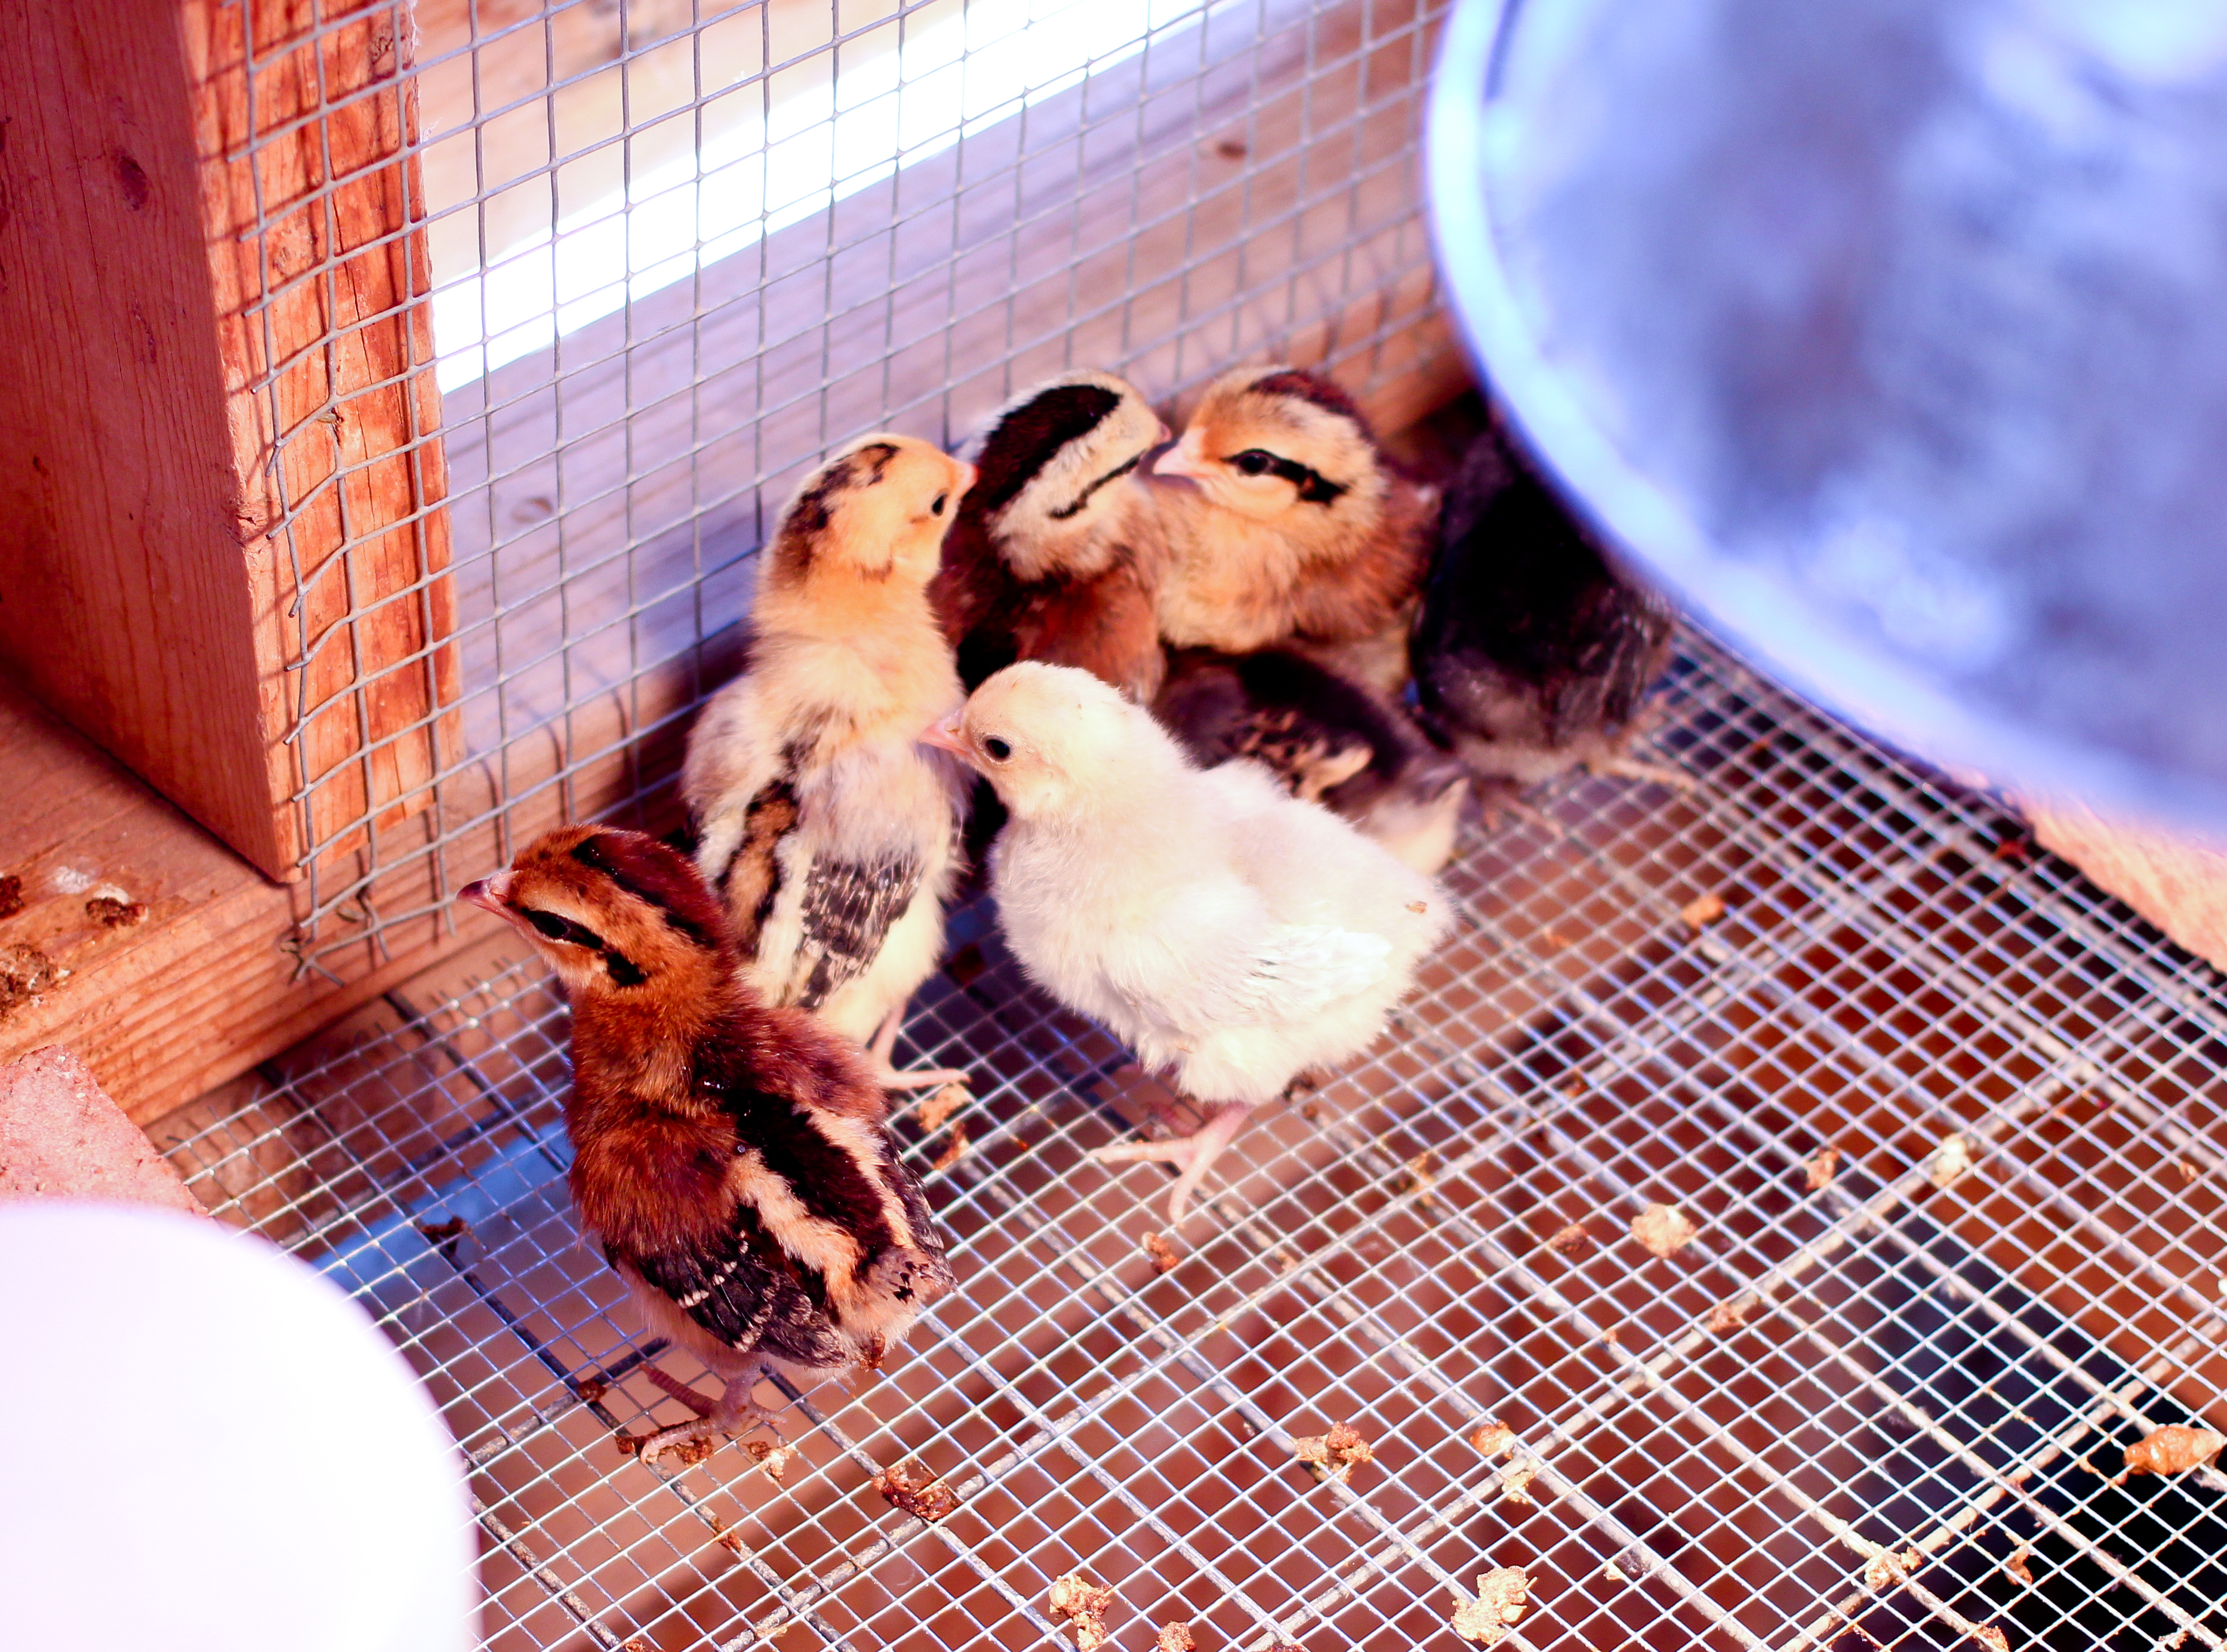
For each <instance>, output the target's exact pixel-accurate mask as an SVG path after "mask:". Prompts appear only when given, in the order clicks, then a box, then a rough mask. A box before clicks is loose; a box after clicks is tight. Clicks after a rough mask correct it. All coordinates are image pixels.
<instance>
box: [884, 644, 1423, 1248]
mask: <svg viewBox="0 0 2227 1652" xmlns="http://www.w3.org/2000/svg"><path fill="white" fill-rule="evenodd" d="M926 738H927V739H928V741H929V742H930V743H932V744H935V745H938V746H941V747H942V748H943V749H946V750H948V751H951V752H953V753H955V754H956V755H957V756H960V757H963V758H964V759H965V760H966V761H967V762H969V763H971V764H972V765H973V767H974V768H975V769H977V770H979V772H980V773H981V774H983V775H986V776H987V777H988V779H989V781H990V783H991V784H992V786H993V787H995V788H997V792H998V795H999V799H1000V800H1002V801H1003V802H1004V803H1005V807H1006V809H1007V810H1008V811H1009V813H1010V814H1011V823H1010V824H1009V825H1008V826H1006V828H1005V832H1004V834H1003V835H1002V836H1001V837H1000V838H999V840H998V845H997V847H996V849H995V850H994V851H992V854H991V858H990V877H991V887H992V890H994V891H995V893H996V895H997V897H998V915H999V922H1000V923H1001V924H1002V925H1003V927H1004V929H1005V937H1006V940H1007V941H1008V942H1009V943H1010V944H1011V947H1012V949H1013V952H1014V954H1015V955H1016V956H1017V957H1018V958H1019V960H1021V964H1022V966H1023V967H1024V968H1025V969H1026V970H1027V972H1028V973H1029V975H1030V977H1031V979H1033V980H1035V981H1036V982H1037V984H1038V985H1041V986H1043V988H1044V989H1045V990H1046V991H1047V992H1050V993H1051V994H1052V995H1053V996H1054V997H1055V998H1059V999H1060V1000H1061V1001H1062V1002H1063V1003H1065V1004H1067V1005H1069V1006H1070V1007H1072V1008H1073V1009H1075V1010H1077V1011H1081V1012H1082V1013H1083V1014H1085V1015H1088V1016H1091V1017H1095V1018H1096V1019H1097V1020H1098V1021H1099V1022H1100V1023H1101V1024H1103V1025H1105V1026H1106V1027H1107V1028H1108V1029H1110V1030H1112V1031H1113V1032H1114V1033H1115V1034H1116V1035H1117V1036H1120V1038H1122V1039H1123V1040H1124V1041H1125V1042H1126V1043H1128V1044H1129V1045H1130V1046H1131V1047H1132V1048H1133V1049H1135V1051H1136V1052H1137V1056H1138V1058H1139V1061H1141V1062H1143V1063H1144V1064H1145V1066H1146V1067H1148V1068H1155V1069H1161V1070H1166V1071H1169V1072H1171V1074H1172V1076H1173V1078H1174V1080H1175V1082H1176V1084H1177V1087H1178V1088H1180V1089H1182V1090H1183V1091H1184V1093H1185V1094H1189V1095H1190V1096H1192V1097H1195V1098H1196V1099H1197V1100H1201V1101H1203V1102H1221V1103H1223V1104H1225V1105H1223V1106H1222V1107H1221V1108H1220V1109H1219V1110H1218V1111H1216V1113H1214V1115H1213V1116H1212V1118H1210V1119H1209V1120H1208V1121H1207V1123H1206V1125H1205V1126H1203V1128H1201V1129H1200V1130H1199V1131H1198V1132H1197V1133H1196V1134H1195V1135H1192V1136H1190V1137H1187V1138H1185V1139H1182V1140H1180V1141H1165V1142H1138V1143H1133V1144H1130V1145H1123V1146H1119V1147H1109V1148H1103V1149H1101V1150H1100V1151H1099V1153H1098V1155H1097V1156H1098V1157H1099V1158H1101V1159H1105V1160H1108V1161H1111V1162H1115V1163H1121V1162H1128V1161H1134V1160H1139V1159H1152V1160H1165V1161H1166V1162H1167V1163H1169V1164H1174V1165H1175V1166H1177V1168H1178V1170H1180V1172H1181V1174H1180V1175H1179V1176H1178V1177H1177V1181H1176V1184H1175V1189H1174V1191H1173V1192H1172V1193H1171V1195H1170V1196H1169V1200H1168V1209H1169V1213H1170V1215H1171V1217H1172V1218H1173V1219H1174V1220H1175V1221H1182V1219H1183V1215H1184V1210H1185V1209H1186V1208H1187V1207H1188V1205H1189V1204H1190V1198H1191V1196H1192V1194H1193V1193H1195V1192H1196V1190H1197V1189H1198V1186H1199V1184H1200V1183H1201V1182H1202V1181H1203V1179H1204V1178H1205V1176H1206V1172H1207V1170H1208V1168H1209V1166H1210V1165H1211V1164H1213V1163H1214V1160H1215V1158H1216V1155H1217V1154H1219V1153H1220V1152H1221V1151H1222V1149H1223V1148H1224V1147H1226V1146H1227V1145H1228V1144H1229V1141H1230V1139H1232V1138H1233V1137H1234V1136H1235V1134H1236V1133H1237V1131H1238V1129H1239V1127H1240V1126H1241V1125H1242V1124H1243V1123H1244V1121H1245V1118H1246V1115H1247V1114H1248V1113H1250V1112H1251V1110H1252V1109H1253V1108H1254V1107H1257V1106H1259V1105H1260V1103H1261V1102H1263V1101H1268V1100H1273V1099H1275V1098H1276V1097H1277V1096H1279V1095H1281V1094H1285V1093H1286V1091H1287V1090H1288V1089H1289V1088H1290V1086H1291V1084H1292V1081H1293V1080H1294V1079H1296V1078H1298V1077H1299V1075H1301V1074H1303V1073H1305V1072H1307V1071H1308V1070H1309V1069H1311V1068H1320V1067H1329V1066H1333V1065H1335V1064H1337V1063H1339V1062H1345V1061H1348V1060H1350V1059H1351V1058H1352V1057H1354V1056H1358V1055H1360V1054H1361V1053H1362V1051H1363V1050H1365V1049H1368V1048H1369V1045H1371V1044H1373V1043H1375V1042H1376V1039H1377V1037H1378V1036H1380V1035H1381V1034H1382V1032H1383V1030H1384V1022H1385V1017H1387V1016H1388V1014H1389V1013H1390V1011H1391V1009H1392V1006H1393V1005H1394V1004H1396V1003H1397V1002H1398V1001H1399V999H1400V998H1401V995H1402V994H1404V993H1405V992H1407V988H1408V985H1409V984H1410V982H1411V980H1412V979H1413V974H1414V971H1415V966H1416V965H1417V964H1418V963H1419V962H1420V960H1421V959H1422V958H1423V956H1424V954H1426V953H1427V952H1428V951H1429V950H1430V948H1431V947H1432V946H1433V943H1435V942H1436V941H1438V939H1439V936H1440V935H1441V934H1443V933H1444V932H1445V928H1446V927H1447V923H1448V922H1449V919H1450V916H1451V912H1450V909H1449V905H1448V903H1447V901H1446V899H1445V896H1444V895H1443V894H1442V893H1441V891H1440V890H1439V888H1438V886H1437V885H1436V884H1435V883H1433V882H1432V881H1431V879H1430V878H1428V877H1425V876H1424V875H1423V874H1422V873H1420V872H1418V871H1413V869H1411V868H1409V867H1407V866H1405V865H1402V864H1401V863H1400V862H1399V861H1397V860H1395V859H1394V858H1392V856H1391V855H1390V854H1388V852H1386V851H1385V850H1383V849H1382V848H1381V847H1380V846H1378V845H1375V844H1374V843H1371V842H1370V841H1369V839H1366V838H1364V837H1362V835H1361V834H1360V833H1359V832H1356V831H1355V830H1354V829H1353V827H1351V826H1348V825H1347V824H1346V823H1345V822H1344V821H1343V820H1339V819H1338V818H1337V816H1336V815H1333V814H1331V813H1330V812H1329V811H1328V810H1326V809H1324V808H1322V807H1319V806H1318V805H1316V804H1313V803H1306V802H1302V801H1300V800H1298V799H1297V798H1294V797H1292V796H1290V795H1289V794H1286V792H1285V791H1283V790H1282V789H1281V788H1279V786H1278V785H1277V784H1276V782H1275V781H1274V780H1273V779H1272V778H1271V777H1270V775H1268V773H1267V770H1266V769H1262V768H1260V766H1259V765H1257V764H1255V763H1253V762H1229V763H1224V764H1222V765H1221V766H1220V767H1219V768H1216V769H1199V768H1197V767H1196V765H1194V764H1193V763H1192V762H1190V759H1189V758H1188V757H1187V756H1185V755H1184V749H1183V748H1182V747H1181V746H1180V745H1179V744H1177V742H1176V740H1175V738H1174V737H1172V736H1171V735H1170V734H1169V733H1168V732H1167V730H1165V729H1163V728H1162V727H1161V726H1160V725H1159V724H1158V723H1157V722H1155V721H1154V720H1153V718H1152V714H1151V713H1150V712H1149V711H1145V710H1144V708H1143V707H1141V706H1139V705H1133V704H1131V703H1130V702H1129V701H1127V700H1125V699H1124V698H1122V697H1121V696H1120V694H1119V693H1117V692H1115V691H1114V690H1113V689H1112V688H1109V687H1108V686H1106V685H1105V684H1104V683H1102V682H1101V681H1099V679H1096V678H1095V677H1093V676H1092V675H1090V673H1088V672H1084V671H1078V670H1076V669H1075V668H1073V667H1064V666H1049V665H1044V664H1042V663H1040V662H1037V661H1032V660H1031V661H1024V662H1023V663H1021V664H1019V665H1015V666H1009V667H1006V668H1005V670H1003V671H1001V672H999V673H997V674H996V675H995V676H993V677H992V678H991V679H989V680H988V681H986V682H985V683H984V684H983V685H982V686H981V687H979V688H978V689H976V690H975V691H974V693H973V697H972V698H969V699H968V700H967V704H966V705H964V706H963V707H961V708H960V711H959V712H958V713H957V715H955V716H954V717H952V718H948V719H946V720H945V721H944V722H943V723H941V724H938V725H936V726H935V728H933V729H931V730H928V734H927V736H926Z"/></svg>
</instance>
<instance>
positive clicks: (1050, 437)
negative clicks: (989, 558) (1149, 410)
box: [964, 385, 1121, 516]
mask: <svg viewBox="0 0 2227 1652" xmlns="http://www.w3.org/2000/svg"><path fill="white" fill-rule="evenodd" d="M1120 405H1121V398H1120V393H1119V392H1115V391H1112V390H1108V389H1107V387H1106V386H1104V385H1054V386H1051V387H1050V389H1048V390H1045V391H1042V392H1039V393H1037V395H1034V396H1031V398H1030V399H1028V400H1026V401H1024V402H1023V403H1022V404H1021V405H1019V406H1018V407H1016V408H1013V409H1011V411H1008V412H1007V413H1006V414H1005V417H1004V418H1001V419H999V421H998V423H997V425H996V427H995V428H994V429H992V431H991V432H990V434H989V436H988V437H986V439H985V440H984V442H983V443H982V451H981V452H980V453H979V454H978V455H977V456H975V460H974V468H975V469H976V471H977V472H978V473H979V474H978V475H977V477H976V480H975V482H974V486H973V488H971V489H970V490H969V491H968V493H967V498H966V500H965V501H964V504H965V506H966V507H967V508H968V509H970V510H973V511H977V512H979V513H981V514H983V515H985V516H994V515H996V514H997V513H999V511H1001V510H1003V509H1005V507H1006V506H1008V505H1010V504H1011V503H1012V502H1013V500H1014V499H1015V497H1016V496H1018V494H1019V493H1020V491H1021V489H1022V488H1025V487H1027V486H1028V485H1029V481H1030V479H1031V477H1033V476H1034V475H1036V474H1037V472H1038V471H1039V470H1042V469H1043V468H1044V466H1045V465H1047V464H1049V463H1050V462H1051V460H1052V457H1053V456H1054V455H1056V454H1057V453H1058V452H1059V450H1061V449H1062V448H1063V447H1065V446H1066V445H1067V444H1068V443H1070V442H1074V441H1077V440H1080V439H1081V438H1082V437H1086V436H1088V435H1089V434H1090V432H1091V431H1094V430H1096V429H1097V428H1098V427H1099V425H1101V424H1103V423H1105V421H1106V418H1107V415H1108V414H1110V413H1112V412H1113V411H1114V409H1115V408H1116V407H1119V406H1120Z"/></svg>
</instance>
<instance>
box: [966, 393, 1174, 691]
mask: <svg viewBox="0 0 2227 1652" xmlns="http://www.w3.org/2000/svg"><path fill="white" fill-rule="evenodd" d="M1168 436H1169V432H1168V427H1167V426H1166V425H1165V424H1162V423H1161V422H1160V418H1159V416H1158V414H1157V413H1155V412H1153V411H1152V408H1151V406H1150V405H1148V404H1147V403H1146V402H1145V399H1144V397H1143V395H1142V394H1141V393H1139V391H1138V390H1137V389H1136V387H1135V386H1133V385H1130V384H1128V383H1126V382H1125V381H1124V380H1120V379H1117V378H1115V377H1114V375H1113V374H1112V373H1093V372H1075V373H1062V374H1061V375H1060V376H1059V377H1058V378H1056V379H1053V380H1050V381H1048V382H1046V383H1044V384H1041V385H1038V386H1036V388H1034V389H1033V390H1031V391H1029V392H1027V393H1026V394H1025V395H1023V396H1020V397H1018V399H1015V400H1013V401H1011V402H1010V403H1008V404H1007V405H1005V407H1004V408H1003V409H1001V410H1000V411H999V413H998V415H997V417H996V418H993V419H992V420H991V421H990V424H989V428H988V429H987V430H986V431H984V433H983V435H982V438H981V440H980V442H979V443H978V444H977V448H976V450H975V453H974V456H973V457H974V466H975V470H976V473H977V474H976V478H975V482H974V485H973V487H972V488H969V489H968V490H967V497H966V498H965V499H964V500H963V501H960V507H959V518H958V520H957V521H956V522H954V524H953V525H952V529H951V537H950V538H949V539H946V540H945V541H944V545H943V566H942V568H941V571H939V572H938V573H937V574H936V577H935V583H934V584H932V585H930V586H929V587H928V596H929V600H930V601H931V602H932V603H934V605H935V610H936V613H937V615H938V616H940V617H941V620H942V622H943V628H944V635H945V637H946V638H947V639H948V641H950V643H951V645H952V646H953V647H954V648H955V649H957V650H958V655H959V674H960V678H961V679H963V680H964V681H965V683H966V685H967V687H968V688H970V689H971V688H973V687H974V686H976V685H977V684H979V682H981V681H982V679H984V678H986V677H987V676H989V675H990V674H991V673H992V672H995V671H999V670H1001V669H1002V668H1004V667H1006V666H1010V665H1011V664H1012V663H1013V662H1014V661H1015V660H1044V661H1046V662H1047V663H1049V664H1051V665H1056V666H1076V667H1081V668H1082V670H1084V671H1087V672H1089V673H1091V674H1092V675H1094V676H1095V677H1097V678H1099V679H1101V680H1102V681H1104V682H1107V683H1110V684H1112V685H1113V686H1114V687H1115V688H1118V689H1120V691H1121V692H1123V693H1125V694H1127V695H1128V696H1129V697H1130V698H1133V699H1135V700H1139V701H1142V702H1148V701H1150V700H1151V698H1152V694H1153V693H1154V692H1155V691H1156V690H1157V689H1158V687H1159V684H1160V678H1161V674H1162V669H1163V658H1162V654H1161V651H1160V637H1159V624H1158V613H1157V609H1156V603H1157V601H1158V590H1159V580H1160V570H1161V565H1162V564H1163V562H1164V561H1165V544H1164V540H1163V539H1162V536H1161V533H1160V527H1159V520H1158V512H1157V510H1156V509H1155V507H1154V503H1153V499H1152V493H1151V491H1150V490H1149V489H1148V488H1145V485H1144V484H1143V482H1141V481H1140V480H1139V476H1138V475H1137V470H1138V467H1139V464H1140V463H1141V462H1143V461H1144V459H1145V456H1146V455H1147V454H1149V453H1150V452H1151V451H1152V450H1153V449H1154V448H1156V447H1158V446H1159V445H1160V444H1161V443H1164V442H1165V441H1167V440H1168Z"/></svg>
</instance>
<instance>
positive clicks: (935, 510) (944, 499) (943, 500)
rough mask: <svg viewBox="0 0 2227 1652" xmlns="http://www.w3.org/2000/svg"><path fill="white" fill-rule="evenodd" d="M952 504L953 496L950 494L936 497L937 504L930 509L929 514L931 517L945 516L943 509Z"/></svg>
mask: <svg viewBox="0 0 2227 1652" xmlns="http://www.w3.org/2000/svg"><path fill="white" fill-rule="evenodd" d="M950 502H951V495H950V494H937V495H936V496H935V503H934V504H933V505H930V506H929V507H928V514H929V515H930V516H941V515H942V514H943V507H945V506H946V505H948V504H949V503H950Z"/></svg>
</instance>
